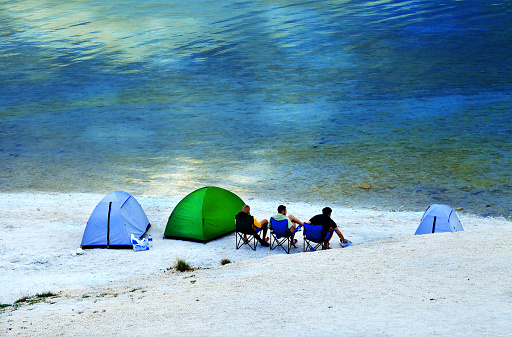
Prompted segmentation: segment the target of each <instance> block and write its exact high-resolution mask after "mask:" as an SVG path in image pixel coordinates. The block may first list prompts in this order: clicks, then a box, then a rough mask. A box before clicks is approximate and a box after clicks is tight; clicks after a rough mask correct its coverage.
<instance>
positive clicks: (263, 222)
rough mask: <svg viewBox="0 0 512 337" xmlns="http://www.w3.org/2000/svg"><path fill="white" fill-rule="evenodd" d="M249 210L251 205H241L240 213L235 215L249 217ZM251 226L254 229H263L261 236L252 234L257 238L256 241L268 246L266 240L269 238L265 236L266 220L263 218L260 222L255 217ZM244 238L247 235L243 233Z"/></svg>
mask: <svg viewBox="0 0 512 337" xmlns="http://www.w3.org/2000/svg"><path fill="white" fill-rule="evenodd" d="M250 211H251V207H249V205H244V206H243V207H242V211H241V212H240V213H238V214H237V215H236V216H237V217H249V216H250V215H249V212H250ZM253 228H254V230H257V228H260V229H261V230H263V238H261V237H260V236H259V235H258V234H257V233H254V236H255V237H256V240H258V242H259V243H260V244H261V245H262V246H264V247H268V246H269V244H268V242H267V241H268V240H269V238H267V231H268V220H267V219H263V220H261V222H259V221H257V220H256V218H254V224H253ZM244 240H247V235H245V234H244Z"/></svg>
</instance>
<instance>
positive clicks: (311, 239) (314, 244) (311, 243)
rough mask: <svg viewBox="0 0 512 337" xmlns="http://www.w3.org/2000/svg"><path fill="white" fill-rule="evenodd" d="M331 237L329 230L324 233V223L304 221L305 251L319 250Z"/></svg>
mask: <svg viewBox="0 0 512 337" xmlns="http://www.w3.org/2000/svg"><path fill="white" fill-rule="evenodd" d="M328 237H329V232H327V233H325V235H322V225H311V224H308V223H304V251H305V252H307V251H308V250H311V251H312V252H313V251H315V250H317V249H318V247H320V246H321V245H322V244H323V243H324V241H325V240H326V239H327V238H328Z"/></svg>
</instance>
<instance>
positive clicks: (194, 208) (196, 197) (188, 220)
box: [164, 186, 245, 242]
mask: <svg viewBox="0 0 512 337" xmlns="http://www.w3.org/2000/svg"><path fill="white" fill-rule="evenodd" d="M244 205H245V203H244V202H243V200H242V199H240V198H239V197H238V196H237V195H236V194H234V193H232V192H230V191H227V190H225V189H223V188H219V187H212V186H210V187H203V188H200V189H198V190H195V191H194V192H192V193H190V194H189V195H187V196H186V197H185V198H183V199H182V200H181V201H180V202H179V203H178V205H176V207H175V208H174V210H173V211H172V213H171V216H170V217H169V221H167V226H166V227H165V232H164V238H166V239H181V240H189V241H199V242H208V241H211V240H213V239H216V238H218V237H220V236H223V235H226V234H228V233H231V232H233V231H234V230H235V215H236V214H237V213H239V212H240V211H241V210H242V207H243V206H244Z"/></svg>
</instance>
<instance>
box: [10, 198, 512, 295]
mask: <svg viewBox="0 0 512 337" xmlns="http://www.w3.org/2000/svg"><path fill="white" fill-rule="evenodd" d="M103 197H104V195H100V194H88V193H75V194H73V193H26V192H24V193H0V207H1V208H0V219H1V220H0V221H1V222H0V229H1V230H2V232H4V233H6V235H5V236H4V237H2V238H0V266H1V267H2V268H3V269H4V273H2V275H1V276H0V282H1V283H2V284H5V287H4V290H3V291H2V294H1V296H0V304H6V303H12V302H14V301H15V300H17V299H19V298H21V297H25V296H31V295H35V294H37V293H41V292H47V291H51V292H56V291H57V292H58V291H62V290H65V289H80V288H84V287H89V286H95V285H100V284H107V283H109V282H113V281H119V280H122V279H126V278H129V277H140V276H146V275H150V274H154V273H160V272H162V271H164V270H166V269H167V268H169V267H170V266H172V264H173V263H174V261H175V260H176V259H177V258H180V259H183V260H185V261H186V262H187V263H189V264H191V265H192V266H193V267H196V268H207V269H211V268H217V267H219V266H220V261H221V260H222V259H229V260H230V261H232V262H235V263H236V262H241V261H245V260H252V259H260V258H264V257H268V256H274V255H283V254H284V252H282V251H280V250H273V251H269V249H268V248H267V249H265V248H262V247H258V249H257V250H256V251H252V250H249V249H240V250H236V249H235V247H234V246H235V244H234V237H233V235H232V234H230V235H227V236H225V237H222V238H220V239H217V240H214V241H211V242H209V243H207V244H200V243H195V242H189V241H180V240H164V239H163V238H162V236H163V231H164V229H165V226H166V224H167V219H168V217H169V215H170V214H171V212H172V209H173V208H174V206H175V205H176V204H177V203H178V202H179V201H180V200H181V198H177V197H144V196H134V197H135V198H136V199H137V201H138V202H139V203H140V204H141V205H142V208H143V209H144V211H145V212H146V215H147V216H148V218H149V220H150V222H151V224H152V226H151V228H150V230H149V231H148V233H149V234H151V235H152V236H153V238H154V243H153V244H154V248H153V249H152V250H150V251H146V252H133V251H131V250H108V249H93V250H85V251H80V250H79V247H80V242H81V238H82V235H83V231H84V229H85V226H86V223H87V220H88V218H89V215H90V213H91V212H92V210H93V209H94V207H95V206H96V204H97V203H98V202H99V201H100V200H101V199H102V198H103ZM246 202H248V203H249V204H250V205H251V210H252V211H253V212H252V213H253V215H254V216H255V217H256V218H257V219H258V220H261V219H263V218H267V219H268V218H269V217H270V216H272V215H273V214H275V213H276V210H275V208H277V204H275V203H274V202H273V201H268V200H258V199H248V200H246ZM286 205H287V207H288V210H289V213H291V214H294V215H295V216H297V217H298V218H299V219H301V220H308V219H309V218H310V217H312V216H313V215H315V214H318V213H320V211H321V208H322V207H323V205H322V206H320V205H315V204H310V203H308V204H304V203H293V202H290V203H286ZM330 206H331V207H332V208H333V220H334V221H335V222H337V223H338V225H339V226H340V229H341V231H342V232H343V234H344V235H345V236H346V237H347V238H349V239H350V240H351V241H352V242H353V243H354V244H356V245H359V246H360V245H364V244H368V243H373V242H385V241H386V240H389V239H396V238H400V237H406V236H412V235H413V234H414V232H415V230H416V228H417V226H418V225H419V222H420V220H421V216H422V214H423V213H422V212H407V211H400V212H389V211H378V210H373V209H351V208H341V207H339V206H336V205H330ZM459 217H460V219H461V222H462V225H463V228H464V230H465V231H473V230H480V229H481V230H486V229H490V228H503V227H512V223H511V222H510V221H507V220H506V219H504V218H482V217H478V216H474V215H468V214H459ZM298 239H299V243H298V245H297V247H298V248H297V249H292V251H291V254H290V255H296V254H300V253H302V235H300V234H299V237H298ZM333 240H334V241H332V247H333V248H334V249H333V250H338V249H341V247H340V245H339V244H336V242H337V241H336V238H333ZM243 248H245V247H243ZM13 279H17V280H18V282H11V280H13Z"/></svg>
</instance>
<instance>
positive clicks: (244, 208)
mask: <svg viewBox="0 0 512 337" xmlns="http://www.w3.org/2000/svg"><path fill="white" fill-rule="evenodd" d="M250 211H251V208H250V207H249V205H244V207H242V212H244V213H247V214H249V212H250Z"/></svg>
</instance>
